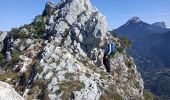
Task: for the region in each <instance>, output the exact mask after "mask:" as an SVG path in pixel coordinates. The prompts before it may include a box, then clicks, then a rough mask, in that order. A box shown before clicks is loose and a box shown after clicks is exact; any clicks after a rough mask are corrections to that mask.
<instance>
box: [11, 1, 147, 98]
mask: <svg viewBox="0 0 170 100" xmlns="http://www.w3.org/2000/svg"><path fill="white" fill-rule="evenodd" d="M40 18H43V22H44V23H45V25H44V26H45V31H44V32H43V33H42V34H43V35H42V37H43V39H42V38H39V39H35V38H34V37H32V35H30V36H29V37H28V39H20V38H18V39H14V49H15V48H19V51H22V54H20V56H19V60H18V61H17V63H15V66H14V68H13V70H15V71H16V70H18V69H19V72H17V73H20V74H22V75H23V76H22V75H21V76H22V77H21V76H20V78H19V82H15V83H13V84H14V85H15V86H14V87H19V88H22V89H18V90H17V91H18V93H19V94H20V95H22V96H23V97H24V98H25V99H50V100H56V99H57V100H60V99H62V100H66V99H74V100H99V99H100V100H105V99H114V100H117V99H120V100H124V99H125V100H129V99H144V98H143V88H144V87H143V80H142V78H141V76H140V74H139V73H138V72H137V70H136V66H135V64H134V62H133V59H132V58H131V57H129V56H128V55H127V54H126V52H125V51H124V52H122V53H120V52H116V54H115V56H114V57H112V59H111V69H112V72H111V76H109V77H108V75H106V73H105V68H104V66H103V64H102V57H103V49H102V47H103V46H104V43H105V40H104V39H105V37H106V36H108V35H109V33H108V30H107V23H106V20H105V17H104V16H103V15H102V14H101V13H100V12H99V11H98V10H97V8H95V7H93V6H92V4H91V3H90V1H89V0H62V1H61V3H59V4H58V5H56V4H54V3H53V2H47V4H46V6H45V10H44V11H43V14H42V16H40V17H39V18H37V19H36V20H35V22H33V23H32V24H34V23H36V22H38V20H40ZM28 26H29V25H28ZM28 26H27V27H21V28H20V30H24V31H25V32H26V33H27V34H34V33H33V32H32V28H28ZM30 30H31V31H30ZM13 32H14V31H13ZM19 33H20V32H19ZM30 38H32V40H31V39H30ZM110 38H111V39H112V40H114V41H115V42H116V43H117V44H118V46H121V44H120V42H119V39H118V38H116V37H110ZM29 72H30V73H29ZM24 73H25V74H26V75H25V74H24ZM27 74H28V75H27ZM23 77H26V79H25V78H23ZM24 79H25V80H24ZM23 84H24V85H23ZM25 84H27V85H25Z"/></svg>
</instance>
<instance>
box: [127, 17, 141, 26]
mask: <svg viewBox="0 0 170 100" xmlns="http://www.w3.org/2000/svg"><path fill="white" fill-rule="evenodd" d="M139 22H141V20H140V18H139V17H136V16H135V17H132V18H131V19H129V20H128V21H127V22H126V25H129V24H130V23H133V24H135V23H139Z"/></svg>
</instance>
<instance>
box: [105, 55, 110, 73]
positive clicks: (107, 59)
mask: <svg viewBox="0 0 170 100" xmlns="http://www.w3.org/2000/svg"><path fill="white" fill-rule="evenodd" d="M106 56H107V55H106V54H104V57H103V64H104V66H105V68H106V70H107V72H108V73H110V55H109V56H108V57H107V58H106Z"/></svg>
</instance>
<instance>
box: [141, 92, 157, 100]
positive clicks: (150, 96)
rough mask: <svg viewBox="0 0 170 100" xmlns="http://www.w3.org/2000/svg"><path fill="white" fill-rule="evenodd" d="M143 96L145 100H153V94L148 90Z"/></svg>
mask: <svg viewBox="0 0 170 100" xmlns="http://www.w3.org/2000/svg"><path fill="white" fill-rule="evenodd" d="M143 95H144V98H145V100H154V98H155V96H154V94H153V93H152V92H151V91H149V90H145V91H144V93H143Z"/></svg>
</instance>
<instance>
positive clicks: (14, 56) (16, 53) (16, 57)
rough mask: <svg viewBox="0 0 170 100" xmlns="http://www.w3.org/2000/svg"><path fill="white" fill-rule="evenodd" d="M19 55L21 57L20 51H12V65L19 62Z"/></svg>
mask: <svg viewBox="0 0 170 100" xmlns="http://www.w3.org/2000/svg"><path fill="white" fill-rule="evenodd" d="M19 55H20V52H19V51H16V50H13V51H12V55H11V56H12V63H15V62H17V61H18V60H19Z"/></svg>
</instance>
